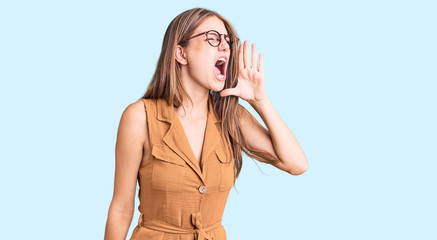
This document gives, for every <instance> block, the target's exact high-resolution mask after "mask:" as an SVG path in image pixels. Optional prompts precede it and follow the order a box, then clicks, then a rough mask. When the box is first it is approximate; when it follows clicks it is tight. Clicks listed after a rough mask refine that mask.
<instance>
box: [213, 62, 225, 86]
mask: <svg viewBox="0 0 437 240" xmlns="http://www.w3.org/2000/svg"><path fill="white" fill-rule="evenodd" d="M214 73H215V76H216V78H217V79H218V80H220V81H224V80H225V79H226V58H224V57H221V58H219V59H218V60H217V62H216V63H215V70H214Z"/></svg>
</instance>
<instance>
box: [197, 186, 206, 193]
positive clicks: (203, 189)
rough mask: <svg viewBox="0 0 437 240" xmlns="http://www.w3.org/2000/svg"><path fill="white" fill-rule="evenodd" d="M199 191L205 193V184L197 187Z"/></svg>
mask: <svg viewBox="0 0 437 240" xmlns="http://www.w3.org/2000/svg"><path fill="white" fill-rule="evenodd" d="M199 192H200V193H205V192H206V186H204V185H202V186H200V187H199Z"/></svg>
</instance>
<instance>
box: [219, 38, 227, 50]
mask: <svg viewBox="0 0 437 240" xmlns="http://www.w3.org/2000/svg"><path fill="white" fill-rule="evenodd" d="M220 37H221V38H222V39H221V41H220V45H219V46H218V49H219V51H228V50H229V44H228V42H226V40H225V36H220Z"/></svg>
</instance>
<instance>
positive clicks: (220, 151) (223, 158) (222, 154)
mask: <svg viewBox="0 0 437 240" xmlns="http://www.w3.org/2000/svg"><path fill="white" fill-rule="evenodd" d="M226 150H227V149H226V148H225V147H221V148H216V149H214V152H215V154H216V155H217V157H218V159H219V160H220V162H222V163H227V162H230V161H231V158H229V157H228V153H227V152H226Z"/></svg>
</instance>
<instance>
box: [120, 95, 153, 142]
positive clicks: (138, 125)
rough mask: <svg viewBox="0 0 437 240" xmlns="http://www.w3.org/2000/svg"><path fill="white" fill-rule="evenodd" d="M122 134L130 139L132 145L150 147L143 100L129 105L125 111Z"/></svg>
mask: <svg viewBox="0 0 437 240" xmlns="http://www.w3.org/2000/svg"><path fill="white" fill-rule="evenodd" d="M121 131H122V132H121ZM120 133H121V134H123V135H124V137H126V138H128V139H129V141H128V142H130V144H134V145H141V146H148V143H149V134H148V129H147V111H146V110H145V107H144V102H143V100H138V101H136V102H133V103H131V104H129V105H128V106H127V107H126V109H125V110H124V111H123V114H122V116H121V119H120V126H119V134H120ZM120 137H123V136H120Z"/></svg>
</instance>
